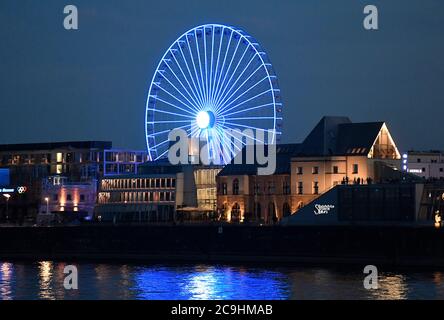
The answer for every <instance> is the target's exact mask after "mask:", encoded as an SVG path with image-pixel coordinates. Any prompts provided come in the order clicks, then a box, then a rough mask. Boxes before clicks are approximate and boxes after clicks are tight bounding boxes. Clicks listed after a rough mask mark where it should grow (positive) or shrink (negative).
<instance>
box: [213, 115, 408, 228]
mask: <svg viewBox="0 0 444 320" xmlns="http://www.w3.org/2000/svg"><path fill="white" fill-rule="evenodd" d="M276 157H277V168H276V171H275V174H273V175H270V176H259V175H257V173H256V172H257V166H256V165H250V166H248V165H236V164H229V165H227V166H226V167H225V168H224V169H223V170H222V171H221V173H220V174H219V175H218V177H217V180H218V181H217V182H218V208H219V210H220V212H221V215H222V216H223V217H226V219H227V220H228V221H232V222H244V221H255V222H259V223H265V224H272V223H275V222H277V221H278V220H280V219H282V217H285V216H288V215H290V214H292V213H295V212H297V211H298V210H299V209H301V208H302V207H304V206H305V205H307V204H308V203H310V202H312V201H313V200H314V199H316V198H318V197H319V196H320V195H322V194H323V193H325V192H327V191H329V190H330V189H332V188H334V187H335V186H336V185H339V184H345V185H350V184H360V185H361V184H372V183H376V182H377V183H381V182H388V181H389V180H390V179H395V178H396V177H397V175H396V174H393V172H394V171H398V170H399V169H400V159H401V155H400V153H399V151H398V148H397V146H396V144H395V142H394V140H393V138H392V136H391V134H390V132H389V130H388V127H387V125H386V124H385V123H384V122H371V123H352V122H351V121H350V119H348V118H347V117H324V118H322V119H321V121H319V123H318V124H317V125H316V126H315V128H314V129H313V130H312V131H311V132H310V134H309V135H308V136H307V138H306V139H305V140H304V141H303V142H302V143H301V144H290V145H278V146H277V156H276ZM249 217H252V219H250V218H249Z"/></svg>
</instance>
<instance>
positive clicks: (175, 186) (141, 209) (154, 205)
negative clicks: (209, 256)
mask: <svg viewBox="0 0 444 320" xmlns="http://www.w3.org/2000/svg"><path fill="white" fill-rule="evenodd" d="M219 171H220V168H219V167H212V166H201V165H171V164H170V163H169V162H168V160H167V159H161V160H157V161H152V162H147V163H145V164H143V165H140V166H139V169H138V174H136V175H128V176H121V175H120V176H117V175H116V176H106V177H103V178H102V179H101V180H100V183H99V191H98V197H97V207H96V209H95V217H96V219H97V220H98V221H103V222H113V223H129V222H137V223H165V222H169V223H170V222H182V221H190V220H199V221H201V220H206V219H209V218H210V216H211V217H212V216H213V215H214V213H215V211H216V182H215V181H216V180H215V177H216V175H217V173H218V172H219Z"/></svg>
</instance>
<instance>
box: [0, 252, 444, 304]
mask: <svg viewBox="0 0 444 320" xmlns="http://www.w3.org/2000/svg"><path fill="white" fill-rule="evenodd" d="M67 264H68V263H55V262H52V261H41V262H37V263H8V262H1V261H0V299H1V300H7V299H167V300H169V299H185V300H186V299H195V300H198V299H234V300H237V299H298V300H299V299H444V273H443V272H440V271H437V272H425V271H424V272H415V271H410V272H408V271H405V272H380V274H379V289H377V290H366V289H365V288H364V286H363V280H364V276H365V275H364V274H363V273H362V269H361V268H349V269H343V268H340V269H334V268H310V267H304V268H300V267H286V268H273V267H263V268H259V267H257V268H252V267H239V266H226V265H181V266H178V265H150V266H147V265H145V266H144V265H128V264H125V265H116V264H76V266H77V268H78V271H79V279H78V280H79V281H78V283H79V290H65V289H64V286H63V282H64V278H65V274H64V273H63V271H64V267H65V266H66V265H67Z"/></svg>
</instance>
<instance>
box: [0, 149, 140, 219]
mask: <svg viewBox="0 0 444 320" xmlns="http://www.w3.org/2000/svg"><path fill="white" fill-rule="evenodd" d="M147 159H148V157H147V154H146V152H144V151H137V150H115V149H112V143H111V142H107V141H74V142H57V143H31V144H9V145H0V169H1V168H3V169H8V170H9V186H8V187H9V188H11V189H17V188H22V189H23V188H24V189H25V190H26V192H25V193H23V194H18V193H17V192H14V193H11V194H10V198H9V199H8V204H7V205H6V202H3V201H0V215H1V213H2V212H3V213H4V212H5V211H6V206H8V211H9V213H8V216H9V217H10V220H11V221H13V222H19V223H21V222H23V220H24V217H27V218H29V219H30V220H35V219H36V216H37V214H38V213H42V212H44V211H46V209H45V208H46V202H47V201H45V199H46V198H49V199H53V198H54V197H55V196H54V194H58V193H60V192H62V190H66V189H67V188H68V185H73V186H74V185H76V186H78V187H75V188H83V186H84V185H91V184H93V183H97V181H98V179H99V178H100V177H102V176H104V175H106V174H116V173H118V174H131V173H133V174H134V173H135V172H136V170H137V166H138V165H139V164H141V163H143V162H145V161H146V160H147ZM48 181H52V182H54V181H62V182H63V186H61V185H53V186H52V187H51V188H52V190H49V189H45V188H48ZM52 182H51V183H52ZM51 183H49V185H50V184H51ZM58 188H59V189H60V190H59V191H57V190H56V189H58ZM73 188H74V187H73ZM88 188H89V187H88ZM96 188H97V186H96V187H95V188H90V190H89V191H88V192H87V194H88V195H90V191H94V190H96ZM22 189H20V190H22ZM68 194H69V193H68ZM85 196H86V194H85ZM93 198H95V196H94V197H93ZM50 201H51V202H53V201H52V200H50ZM62 207H64V206H63V205H60V201H59V200H57V201H55V202H54V203H53V204H52V208H51V210H50V211H61V208H62ZM42 208H43V209H42ZM65 212H67V211H66V208H65ZM88 212H90V210H89V209H88Z"/></svg>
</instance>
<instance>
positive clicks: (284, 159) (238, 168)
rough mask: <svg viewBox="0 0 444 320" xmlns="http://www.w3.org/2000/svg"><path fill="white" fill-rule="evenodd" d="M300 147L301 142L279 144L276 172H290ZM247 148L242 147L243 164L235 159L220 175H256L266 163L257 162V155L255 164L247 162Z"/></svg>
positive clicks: (277, 147)
mask: <svg viewBox="0 0 444 320" xmlns="http://www.w3.org/2000/svg"><path fill="white" fill-rule="evenodd" d="M266 147H267V146H265V148H266ZM300 147H301V144H300V143H291V144H278V145H277V146H276V171H275V173H274V174H290V172H291V158H292V157H293V156H295V155H297V154H298V153H299V152H300ZM246 148H247V147H244V148H243V149H242V163H243V164H235V163H234V160H233V161H231V163H230V164H227V165H226V166H225V167H224V168H223V169H222V170H221V172H219V174H218V176H236V175H256V174H257V169H258V168H259V167H265V165H259V164H258V163H257V161H256V157H255V159H254V164H246V156H245V152H246Z"/></svg>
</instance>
